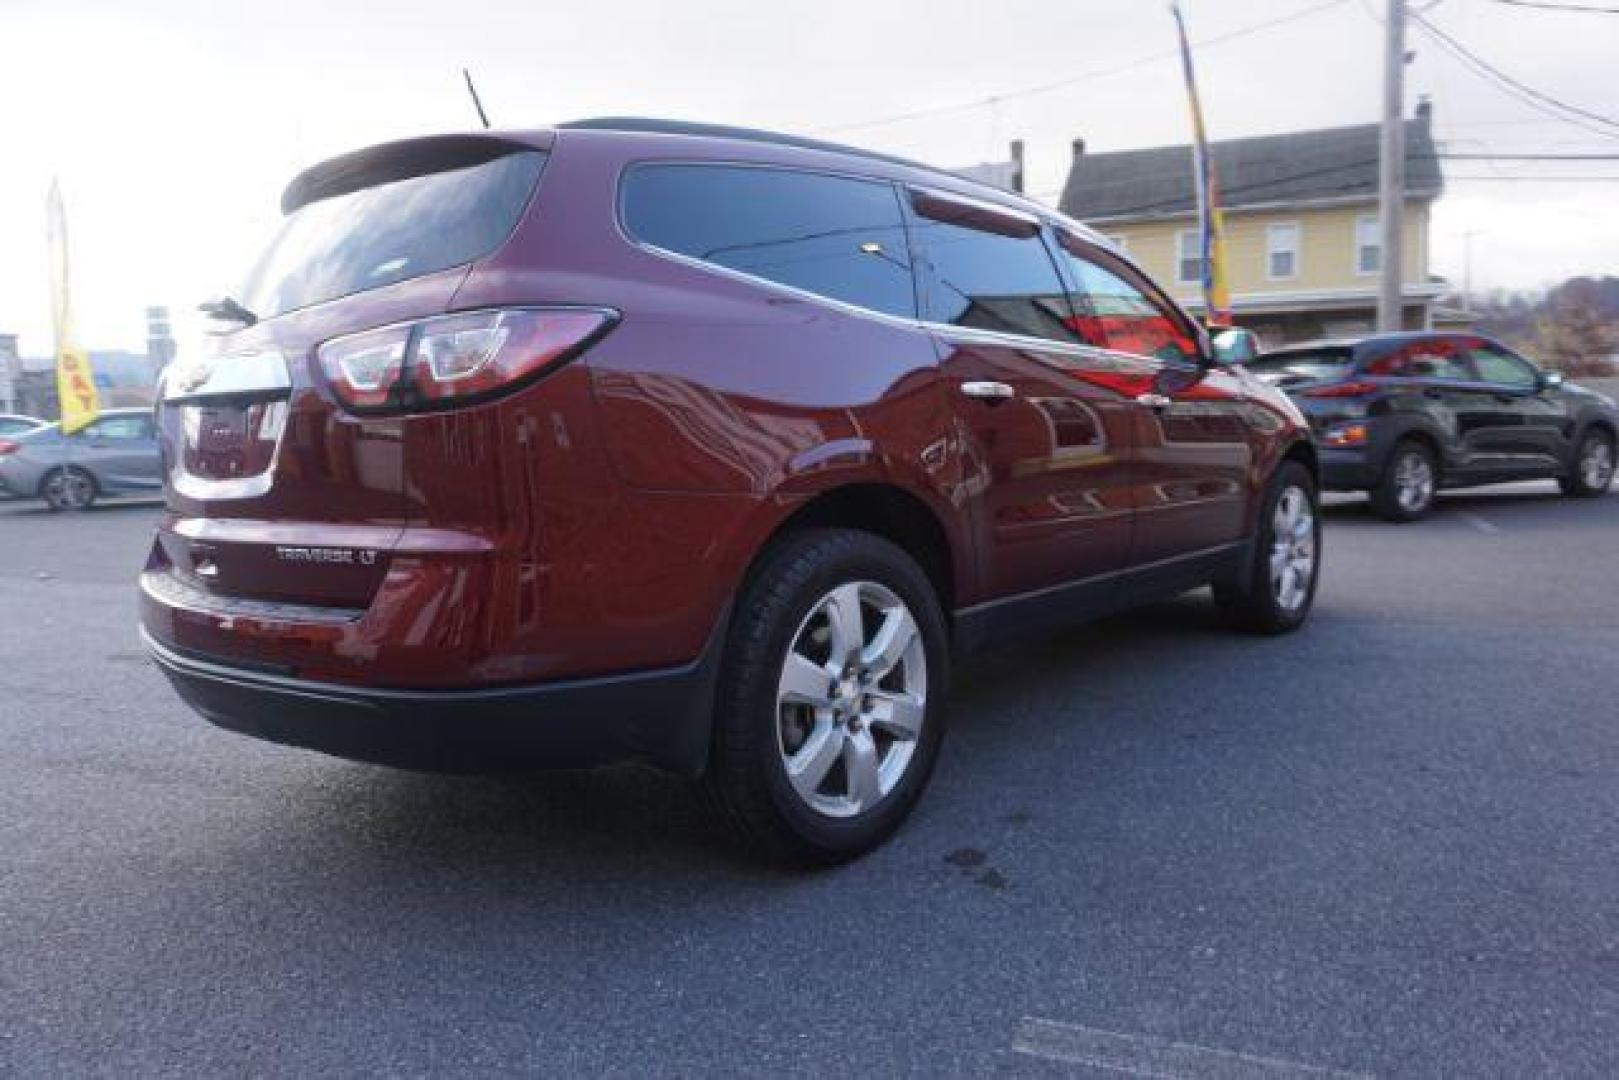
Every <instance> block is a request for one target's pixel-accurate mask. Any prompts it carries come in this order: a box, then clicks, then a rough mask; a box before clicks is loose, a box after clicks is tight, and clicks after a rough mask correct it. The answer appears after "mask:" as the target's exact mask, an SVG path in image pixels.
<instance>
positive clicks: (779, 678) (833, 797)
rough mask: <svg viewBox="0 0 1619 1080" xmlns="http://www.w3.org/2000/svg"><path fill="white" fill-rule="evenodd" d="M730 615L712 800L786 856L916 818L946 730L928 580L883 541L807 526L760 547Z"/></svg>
mask: <svg viewBox="0 0 1619 1080" xmlns="http://www.w3.org/2000/svg"><path fill="white" fill-rule="evenodd" d="M734 610H735V614H734V616H733V617H732V623H731V626H730V628H729V633H728V635H727V646H726V651H725V655H724V657H723V658H722V660H721V670H720V677H719V686H718V691H717V694H716V713H715V718H714V743H713V748H712V753H711V757H710V762H709V768H708V770H707V774H706V776H705V778H704V785H705V787H706V788H707V790H708V793H709V796H710V798H711V801H712V802H713V803H714V804H715V805H716V806H717V807H718V809H719V810H720V812H721V814H722V815H723V816H724V817H725V818H727V819H728V820H729V822H730V824H731V825H732V826H733V827H734V828H735V829H736V830H737V831H738V832H739V833H740V834H741V836H742V837H743V839H744V840H745V841H746V842H748V843H749V844H750V846H752V847H753V848H754V849H755V850H756V851H758V852H761V853H763V854H765V855H766V856H767V857H770V858H772V859H775V860H778V861H785V862H789V863H795V864H800V865H803V864H829V863H837V862H842V861H845V860H848V859H851V858H854V857H855V856H858V855H861V854H863V853H865V852H867V851H869V850H871V849H872V848H874V847H876V846H877V845H879V844H881V843H882V842H883V841H884V840H886V839H887V838H888V837H889V836H890V835H892V834H893V833H894V831H895V830H896V829H898V828H899V826H900V824H901V823H902V822H903V821H904V820H905V818H906V817H907V816H908V815H909V813H910V811H911V808H912V807H913V806H914V805H915V803H916V800H917V798H918V797H919V796H920V795H921V793H922V790H923V788H924V787H925V786H926V785H927V781H928V777H929V775H930V774H931V772H932V770H933V763H934V760H935V759H936V757H937V756H938V751H939V745H940V742H941V740H942V738H943V736H944V707H943V706H944V696H945V692H946V688H947V687H948V686H949V671H948V665H949V646H948V635H947V633H946V630H945V622H944V615H943V612H942V611H941V609H940V605H939V600H938V596H937V594H936V593H935V591H934V588H933V586H932V583H931V582H930V581H929V580H928V577H927V575H926V574H925V573H924V572H923V571H922V568H921V567H920V566H918V565H917V563H916V562H915V561H914V560H913V559H912V558H911V557H910V556H909V555H907V554H906V553H905V552H904V551H903V550H901V549H900V548H899V547H897V546H896V545H894V544H892V543H890V542H889V541H887V540H884V539H882V538H880V537H877V536H873V535H871V534H869V533H863V532H858V531H854V530H848V529H815V530H807V531H804V532H799V533H794V534H790V535H788V536H787V537H786V538H784V539H782V540H780V541H777V542H775V543H774V544H772V545H771V547H769V548H768V549H767V550H766V551H765V552H764V554H763V555H762V557H761V558H760V560H759V562H758V564H757V565H756V568H755V569H754V570H753V571H752V573H751V574H750V575H749V578H748V581H747V582H746V584H745V585H744V587H743V589H742V590H741V591H740V593H739V595H738V601H737V604H736V606H735V609H734ZM822 680H824V685H823V682H822ZM902 736H908V737H902Z"/></svg>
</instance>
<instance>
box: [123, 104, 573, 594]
mask: <svg viewBox="0 0 1619 1080" xmlns="http://www.w3.org/2000/svg"><path fill="white" fill-rule="evenodd" d="M546 156H547V155H546V152H545V150H544V149H543V147H541V146H539V145H535V144H532V143H530V142H527V141H516V140H512V139H508V138H506V137H501V136H492V135H491V136H478V135H472V136H441V137H434V138H428V139H415V140H410V141H408V142H402V143H393V144H387V145H384V146H380V147H375V148H372V149H370V150H366V151H361V152H359V153H357V154H351V155H348V156H346V157H343V158H338V159H335V160H333V161H331V162H327V163H326V164H324V165H320V166H317V167H315V168H314V169H311V170H309V171H308V172H306V173H304V174H303V175H301V176H299V177H298V178H297V179H296V180H294V182H293V183H292V185H291V186H290V187H289V188H288V189H287V192H286V195H285V196H284V198H283V209H284V210H285V211H286V212H287V217H286V219H285V221H284V222H283V224H282V226H281V228H280V230H279V232H278V233H277V235H276V236H275V238H274V239H273V240H272V242H271V243H270V245H269V247H268V248H267V250H266V251H265V253H264V255H263V257H262V258H261V259H260V260H259V261H258V263H257V265H256V266H255V267H254V268H253V270H252V272H251V273H250V274H249V275H248V278H247V281H246V282H245V284H244V285H243V287H242V289H241V291H240V292H239V293H238V294H237V295H236V298H235V299H236V301H237V302H238V303H239V304H240V306H241V308H243V309H245V310H246V311H247V312H249V313H250V314H251V316H256V318H257V321H256V323H253V324H252V325H247V326H244V327H243V328H241V329H239V330H236V331H234V332H232V333H228V334H225V335H223V336H220V337H217V338H214V339H212V340H211V341H210V342H208V344H207V347H206V348H205V349H204V350H202V351H199V352H198V353H195V354H193V355H190V356H182V357H181V358H180V359H178V360H177V361H176V362H175V363H174V364H172V365H171V366H170V368H169V369H168V370H167V371H166V372H165V373H164V376H163V383H162V387H161V397H162V401H161V404H160V409H159V419H160V428H161V439H162V449H163V456H164V472H165V484H166V492H167V497H168V503H169V509H170V511H171V513H170V517H169V520H168V522H167V523H166V525H165V527H164V529H163V530H161V532H160V535H159V543H158V548H157V550H156V551H155V552H154V563H155V564H156V565H154V566H153V567H152V570H153V574H154V575H160V576H161V577H163V578H164V579H165V581H164V582H163V583H162V586H161V587H163V588H167V589H169V590H170V591H171V592H173V593H176V594H177V595H176V596H173V597H171V599H178V600H183V599H185V596H183V595H178V594H189V595H190V598H191V599H199V598H200V599H202V600H205V601H206V600H208V599H210V598H213V599H217V600H221V601H223V600H226V599H229V600H231V601H247V602H252V603H257V604H259V605H261V607H259V608H253V609H252V610H260V611H262V610H266V609H265V608H263V607H262V605H272V606H273V605H278V604H280V605H299V606H303V607H307V608H309V609H310V610H309V611H306V612H302V614H303V615H306V616H310V617H318V616H320V615H321V613H322V612H327V613H335V614H337V615H341V614H342V613H343V612H353V611H357V610H359V609H363V608H364V607H366V606H367V605H368V604H369V603H370V601H371V599H372V597H373V595H374V594H375V593H376V590H377V588H378V587H379V585H380V584H381V582H382V580H383V577H384V576H385V575H386V573H387V571H388V566H389V563H390V561H391V558H392V553H393V550H394V548H395V546H396V544H397V543H398V541H399V539H400V536H401V534H402V533H403V531H404V529H405V528H406V527H407V526H408V525H409V524H410V523H411V522H412V521H413V520H415V519H417V518H418V517H419V514H420V507H419V499H418V497H416V496H414V495H413V494H412V485H411V483H410V478H409V476H408V475H407V456H406V447H405V428H406V424H407V421H406V420H405V419H404V418H403V417H401V416H381V415H361V414H360V413H359V412H357V411H356V410H353V409H349V408H345V407H344V406H343V405H342V404H341V403H340V402H339V401H338V399H337V397H336V396H335V395H334V392H333V388H332V386H331V384H330V380H329V379H327V378H326V377H324V376H323V374H322V372H321V370H320V366H319V364H318V362H317V359H316V350H317V347H318V346H320V345H321V344H322V343H324V342H329V341H331V340H332V339H334V338H343V337H345V336H347V335H353V334H356V333H358V332H360V331H368V330H372V329H373V328H377V327H387V326H393V325H397V324H401V323H411V322H413V321H415V320H420V319H424V318H428V317H431V316H436V315H441V314H443V313H445V312H446V311H449V310H451V309H452V306H453V302H454V299H455V295H456V292H457V290H458V289H459V287H460V286H461V284H462V282H463V281H464V280H465V278H466V276H467V274H468V272H469V270H470V268H471V266H472V265H473V264H474V263H475V262H476V261H478V260H480V259H482V258H484V257H485V256H487V255H489V254H490V253H491V252H493V251H495V250H496V249H497V248H499V247H500V246H501V244H502V243H503V242H504V241H505V240H506V238H507V237H508V236H509V235H510V234H511V232H512V230H513V229H514V227H515V226H516V224H517V222H518V221H519V219H520V218H521V217H522V214H523V212H524V209H525V207H526V206H527V205H528V202H529V200H530V198H531V197H532V195H533V192H534V190H535V187H536V185H537V183H538V180H539V176H540V172H541V169H542V168H543V166H544V163H545V160H546ZM150 576H152V575H149V577H150ZM227 610H228V606H227ZM294 614H297V613H294Z"/></svg>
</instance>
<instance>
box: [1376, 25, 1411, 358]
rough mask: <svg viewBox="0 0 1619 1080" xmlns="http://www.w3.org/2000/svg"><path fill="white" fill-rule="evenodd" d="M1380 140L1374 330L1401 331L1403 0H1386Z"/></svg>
mask: <svg viewBox="0 0 1619 1080" xmlns="http://www.w3.org/2000/svg"><path fill="white" fill-rule="evenodd" d="M1383 28H1384V34H1385V37H1384V43H1383V141H1382V151H1381V156H1380V159H1379V167H1378V176H1377V219H1378V223H1379V226H1380V228H1381V230H1382V233H1383V236H1382V247H1381V249H1380V250H1379V252H1378V260H1379V268H1380V271H1381V274H1380V278H1379V281H1378V290H1377V328H1378V329H1379V330H1383V331H1388V330H1403V329H1404V328H1405V311H1404V303H1403V301H1402V298H1401V292H1402V290H1401V281H1400V278H1401V272H1402V271H1403V269H1404V264H1405V260H1404V259H1403V257H1402V255H1401V252H1400V240H1401V239H1402V236H1403V229H1402V226H1403V225H1404V219H1405V0H1388V16H1387V17H1386V18H1385V19H1384V20H1383Z"/></svg>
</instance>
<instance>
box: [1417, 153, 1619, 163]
mask: <svg viewBox="0 0 1619 1080" xmlns="http://www.w3.org/2000/svg"><path fill="white" fill-rule="evenodd" d="M1438 156H1439V157H1441V158H1444V159H1445V160H1446V161H1619V154H1516V153H1511V152H1506V153H1499V154H1452V153H1448V152H1447V153H1443V154H1440V155H1438Z"/></svg>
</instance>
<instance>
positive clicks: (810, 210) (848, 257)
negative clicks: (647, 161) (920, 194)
mask: <svg viewBox="0 0 1619 1080" xmlns="http://www.w3.org/2000/svg"><path fill="white" fill-rule="evenodd" d="M622 197H623V217H624V227H625V229H626V230H627V231H628V232H629V234H630V235H631V236H632V237H634V238H635V239H636V240H639V241H640V242H641V243H644V244H650V245H652V246H653V247H658V248H662V249H664V250H665V251H672V252H675V253H676V254H680V255H685V256H688V257H690V258H693V259H700V260H702V261H703V262H706V263H713V264H714V265H715V266H723V267H726V268H727V269H731V270H737V271H740V272H742V273H746V274H750V275H752V276H754V277H758V278H763V279H765V280H766V281H773V282H776V283H778V284H781V285H789V286H791V287H793V288H795V289H802V290H804V291H805V292H810V293H814V294H816V295H817V296H825V297H828V298H830V299H833V300H841V301H842V302H844V303H846V304H854V305H856V306H858V307H863V308H867V309H869V310H871V311H880V312H883V313H884V314H888V315H899V316H904V317H907V318H911V317H914V316H915V315H916V286H915V284H914V283H913V281H912V279H911V259H910V254H909V252H908V251H907V249H906V243H905V227H904V225H903V223H902V221H901V218H900V207H899V195H898V193H897V192H896V191H895V190H894V187H893V185H891V184H887V183H883V182H880V181H874V180H857V179H853V178H850V177H842V176H827V175H823V174H820V173H804V172H793V171H790V170H786V169H770V168H750V167H745V166H730V165H641V166H639V167H637V168H635V169H632V170H631V171H630V172H629V174H628V175H627V176H625V178H624V186H623V191H622Z"/></svg>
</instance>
